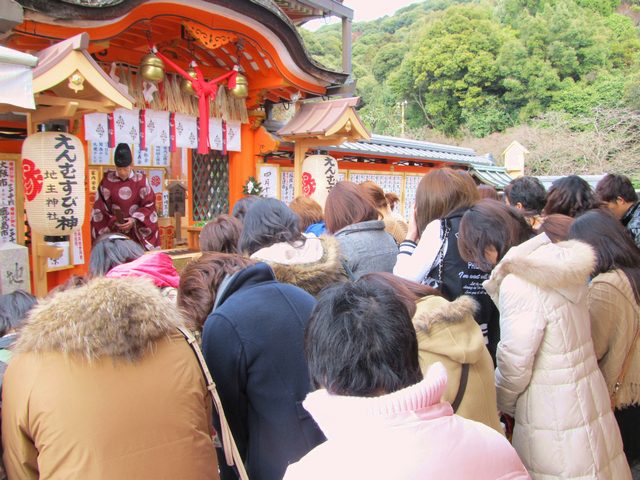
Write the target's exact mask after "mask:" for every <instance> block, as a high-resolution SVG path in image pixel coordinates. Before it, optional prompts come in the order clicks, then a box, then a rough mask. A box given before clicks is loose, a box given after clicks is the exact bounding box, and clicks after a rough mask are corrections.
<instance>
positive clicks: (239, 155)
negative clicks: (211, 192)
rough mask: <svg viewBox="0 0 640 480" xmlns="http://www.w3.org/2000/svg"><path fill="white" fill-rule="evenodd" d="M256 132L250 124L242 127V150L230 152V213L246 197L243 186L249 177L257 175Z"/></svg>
mask: <svg viewBox="0 0 640 480" xmlns="http://www.w3.org/2000/svg"><path fill="white" fill-rule="evenodd" d="M255 133H256V131H255V130H252V129H251V126H250V125H249V124H243V125H242V133H241V135H242V139H241V141H242V143H241V145H242V149H241V151H240V152H229V212H231V210H232V209H233V206H234V205H235V203H236V202H237V201H238V200H240V199H241V198H242V197H243V196H244V195H243V194H242V186H243V185H244V183H245V182H246V181H247V179H248V178H249V177H253V176H255V175H256V163H257V161H258V158H257V157H256V156H255V154H254V141H255Z"/></svg>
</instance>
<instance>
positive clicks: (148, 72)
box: [140, 53, 164, 82]
mask: <svg viewBox="0 0 640 480" xmlns="http://www.w3.org/2000/svg"><path fill="white" fill-rule="evenodd" d="M140 74H141V75H142V78H144V79H145V80H147V81H149V82H161V81H162V80H164V62H163V61H162V59H161V58H160V57H157V56H156V55H155V54H154V53H148V54H146V55H145V56H144V57H142V62H141V63H140Z"/></svg>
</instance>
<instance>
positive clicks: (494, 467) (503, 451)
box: [284, 363, 530, 480]
mask: <svg viewBox="0 0 640 480" xmlns="http://www.w3.org/2000/svg"><path fill="white" fill-rule="evenodd" d="M446 385H447V373H446V371H445V369H444V367H443V366H442V364H441V363H435V364H434V365H433V366H432V367H431V368H430V369H429V371H428V372H427V374H426V376H425V378H424V380H423V381H422V382H420V383H417V384H416V385H412V386H411V387H408V388H405V389H403V390H399V391H397V392H394V393H391V394H388V395H383V396H381V397H373V398H360V397H345V396H337V395H331V394H329V393H328V392H327V391H326V390H318V391H316V392H313V393H310V394H309V395H308V396H307V399H306V400H305V401H304V407H305V408H306V409H307V410H308V411H309V412H310V413H311V415H312V416H313V418H314V419H315V420H316V422H317V423H318V425H319V426H320V428H321V429H322V431H323V432H324V434H325V435H326V437H327V439H328V440H327V441H326V442H325V443H323V444H322V445H320V446H318V447H316V448H315V449H314V450H312V451H311V452H310V453H308V454H307V455H306V456H305V457H303V458H302V459H301V460H300V461H299V462H298V463H295V464H293V465H290V466H289V469H288V470H287V473H286V475H285V477H284V480H296V479H305V480H313V479H327V478H363V479H365V478H366V479H367V480H375V479H380V480H382V479H385V480H386V479H390V478H393V479H395V480H409V479H411V480H413V479H415V480H417V479H427V478H442V479H445V478H447V479H456V480H464V479H473V480H514V479H529V478H530V477H529V475H528V474H527V471H526V469H525V468H524V466H523V465H522V462H521V461H520V459H519V458H518V455H517V454H516V452H515V450H514V449H513V447H511V445H510V444H509V442H508V441H507V440H506V439H505V438H504V437H503V436H502V435H500V434H499V433H498V432H496V431H495V430H493V429H491V428H489V427H487V426H485V425H483V424H481V423H478V422H474V421H471V420H467V419H464V418H462V417H459V416H457V415H454V414H453V411H452V409H451V405H450V404H449V403H446V402H441V401H440V399H441V398H442V395H443V393H444V391H445V389H446Z"/></svg>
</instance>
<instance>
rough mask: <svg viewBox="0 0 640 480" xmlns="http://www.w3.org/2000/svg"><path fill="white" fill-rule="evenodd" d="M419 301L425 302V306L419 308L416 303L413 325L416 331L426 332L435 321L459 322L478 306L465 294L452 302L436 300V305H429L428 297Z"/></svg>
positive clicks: (473, 312)
mask: <svg viewBox="0 0 640 480" xmlns="http://www.w3.org/2000/svg"><path fill="white" fill-rule="evenodd" d="M429 298H432V297H429ZM420 303H425V305H424V306H425V307H426V308H420V304H418V310H419V311H418V313H417V314H416V316H415V317H413V325H414V327H415V329H416V331H418V332H420V331H423V332H428V331H429V328H430V327H431V326H432V325H433V324H435V323H448V324H451V323H460V322H462V321H463V320H464V319H465V318H466V317H468V316H469V315H471V316H473V315H474V314H475V313H476V312H477V311H478V308H480V307H479V306H478V303H477V302H476V301H475V300H474V299H473V298H471V297H469V296H467V295H463V296H461V297H459V298H457V299H456V300H454V301H453V302H446V303H441V302H438V303H441V304H440V305H438V306H436V307H431V306H430V305H429V299H427V300H426V302H425V301H422V302H420Z"/></svg>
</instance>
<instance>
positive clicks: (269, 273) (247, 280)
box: [213, 262, 276, 310]
mask: <svg viewBox="0 0 640 480" xmlns="http://www.w3.org/2000/svg"><path fill="white" fill-rule="evenodd" d="M275 281H276V277H275V276H274V274H273V270H272V269H271V267H270V266H269V265H267V264H266V263H263V262H260V263H256V264H255V265H251V266H249V267H247V268H243V269H242V270H240V271H238V272H236V273H234V274H233V275H230V276H227V277H225V279H224V280H223V281H222V283H221V284H220V287H219V288H218V292H217V294H216V301H215V304H214V306H213V310H215V309H216V308H218V307H219V306H221V305H222V304H223V303H224V302H225V301H226V300H227V299H228V298H229V297H230V296H231V295H233V294H234V293H236V292H238V291H240V290H244V289H249V288H252V287H255V286H257V285H261V284H264V283H268V282H275Z"/></svg>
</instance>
